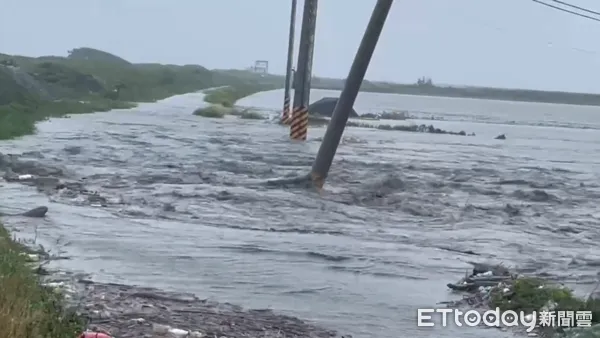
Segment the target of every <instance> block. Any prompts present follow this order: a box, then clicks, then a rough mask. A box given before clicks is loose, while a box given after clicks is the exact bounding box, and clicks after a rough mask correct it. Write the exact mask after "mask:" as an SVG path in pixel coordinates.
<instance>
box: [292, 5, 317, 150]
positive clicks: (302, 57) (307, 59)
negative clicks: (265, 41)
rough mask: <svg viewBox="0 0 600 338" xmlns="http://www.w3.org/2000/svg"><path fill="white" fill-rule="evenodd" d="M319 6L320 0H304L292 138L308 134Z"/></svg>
mask: <svg viewBox="0 0 600 338" xmlns="http://www.w3.org/2000/svg"><path fill="white" fill-rule="evenodd" d="M317 7H318V0H304V12H303V14H302V31H301V33H300V49H299V50H298V66H297V67H296V74H295V87H294V105H293V107H294V108H293V109H292V119H291V122H290V138H291V139H292V140H298V141H306V136H307V134H308V104H309V103H310V101H309V100H310V80H311V77H312V61H313V53H314V48H315V31H316V27H317Z"/></svg>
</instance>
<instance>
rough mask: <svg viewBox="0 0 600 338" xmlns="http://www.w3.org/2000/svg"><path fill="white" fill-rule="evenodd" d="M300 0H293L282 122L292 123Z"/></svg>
mask: <svg viewBox="0 0 600 338" xmlns="http://www.w3.org/2000/svg"><path fill="white" fill-rule="evenodd" d="M297 6H298V0H292V11H291V14H290V36H289V38H288V50H287V65H286V69H285V89H284V92H283V113H282V114H281V123H283V124H290V122H291V119H290V114H291V111H290V91H291V88H290V87H291V86H292V63H293V62H294V36H295V35H296V7H297Z"/></svg>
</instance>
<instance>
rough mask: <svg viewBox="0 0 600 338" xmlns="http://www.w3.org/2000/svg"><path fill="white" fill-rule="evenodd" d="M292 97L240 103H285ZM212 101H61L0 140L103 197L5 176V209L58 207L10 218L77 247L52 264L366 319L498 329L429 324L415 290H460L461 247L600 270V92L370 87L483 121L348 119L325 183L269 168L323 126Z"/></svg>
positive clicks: (383, 333) (395, 101) (323, 316)
mask: <svg viewBox="0 0 600 338" xmlns="http://www.w3.org/2000/svg"><path fill="white" fill-rule="evenodd" d="M332 94H333V95H335V93H331V92H326V91H313V93H312V99H313V100H318V99H319V98H320V97H323V96H333V95H332ZM281 97H282V94H281V92H280V91H272V92H265V93H259V94H256V95H253V96H251V97H249V98H246V99H243V100H242V101H240V102H239V103H240V104H241V105H245V106H249V107H258V108H260V109H262V110H264V111H265V112H273V111H274V110H276V109H278V108H279V105H280V101H281ZM202 104H203V103H202V94H189V95H183V96H177V97H172V98H169V99H167V100H164V101H160V102H157V103H153V104H142V105H140V106H139V107H138V108H135V109H132V110H117V111H111V112H107V113H100V114H92V115H81V116H73V117H71V118H68V119H52V120H50V121H47V122H43V123H40V124H39V126H38V128H39V132H38V134H37V135H34V136H28V137H25V138H22V139H19V140H15V141H9V142H2V143H0V152H3V153H17V154H24V155H23V156H22V158H24V159H31V160H34V161H39V163H42V164H43V165H54V166H62V167H64V168H65V170H66V171H65V172H66V175H65V177H66V178H69V179H73V180H80V181H81V182H84V186H85V189H88V190H90V191H94V192H97V194H98V195H99V196H102V198H103V199H102V200H101V201H98V200H93V199H90V198H89V196H85V195H84V194H67V193H61V194H52V195H51V196H50V197H48V196H46V195H44V194H41V193H39V192H37V191H36V190H35V189H34V188H32V187H27V186H24V185H22V184H12V183H11V184H9V183H3V184H2V189H0V199H2V201H3V202H2V203H3V204H2V207H3V209H2V211H4V212H13V211H17V210H23V209H26V206H27V205H43V204H46V205H48V206H49V208H50V211H49V213H48V216H47V217H46V219H43V220H39V219H26V218H19V217H12V218H6V219H5V220H4V221H5V223H7V225H8V226H9V227H11V228H12V229H16V230H18V231H19V235H20V236H25V237H27V236H29V237H32V236H35V237H36V239H37V241H38V242H41V243H43V244H44V245H45V246H46V247H47V248H50V249H52V248H54V250H55V251H59V250H60V251H64V253H63V254H64V255H67V256H69V257H71V259H70V260H60V261H56V262H54V263H53V265H54V267H58V268H62V269H68V270H72V271H81V272H85V273H89V274H91V278H92V279H94V280H96V281H99V282H112V283H121V284H127V285H133V284H135V285H142V286H147V287H156V288H160V289H163V290H167V291H177V292H191V293H194V294H196V295H198V296H199V297H200V298H209V299H210V300H213V301H218V302H229V303H232V304H239V305H241V306H244V307H247V308H269V309H273V310H274V311H275V312H277V313H281V314H285V315H291V316H297V317H299V318H302V319H306V320H308V321H310V322H313V323H316V324H318V325H320V326H322V327H325V328H328V329H336V330H339V331H340V332H341V333H351V334H353V335H354V337H367V338H371V337H377V338H396V337H398V336H399V335H400V334H401V335H403V336H405V335H412V336H415V337H440V336H442V337H457V336H461V337H480V336H490V337H496V336H501V335H503V333H501V332H499V331H497V330H483V331H482V330H481V329H478V328H477V329H476V328H469V329H467V328H445V329H443V328H433V329H432V328H423V327H417V324H416V309H417V308H423V307H426V308H429V307H435V304H436V303H437V302H441V301H447V300H450V299H453V298H455V297H457V296H455V295H452V294H450V293H449V292H448V290H447V289H446V287H445V284H446V283H447V282H451V281H455V280H457V279H459V278H460V277H462V276H463V275H464V273H465V271H466V269H468V267H469V265H468V264H467V262H468V261H480V260H484V261H488V260H491V261H495V262H498V261H502V262H504V263H505V264H506V265H512V266H516V267H519V268H520V269H521V270H522V271H525V272H528V273H539V274H542V275H545V276H547V277H548V278H551V279H557V280H561V281H566V282H567V283H570V284H572V285H574V286H575V287H576V289H577V290H579V291H580V292H585V291H586V290H587V289H589V285H590V283H593V282H594V281H595V278H596V272H597V271H596V270H597V266H598V265H599V264H600V249H599V247H598V245H597V243H598V241H599V240H600V230H599V225H600V210H599V208H598V204H597V201H598V199H599V197H600V185H599V182H600V108H598V107H585V106H568V105H549V104H536V103H516V102H500V101H487V100H470V99H449V98H432V97H416V96H402V95H382V94H367V93H364V94H361V95H360V97H359V99H358V101H357V104H356V107H355V108H356V110H357V111H358V112H359V113H366V112H374V111H378V110H386V109H387V110H391V109H400V110H407V111H409V112H410V113H411V114H413V115H415V116H416V117H419V118H423V119H425V120H424V121H421V120H414V121H412V122H413V123H419V124H421V123H427V124H429V123H433V124H434V125H435V126H436V127H438V128H442V129H447V130H453V131H460V130H464V131H466V132H474V133H476V136H474V137H461V136H453V135H431V134H419V133H407V132H396V131H379V130H372V129H360V128H351V129H349V130H348V131H347V132H346V133H345V137H344V141H343V144H342V145H341V147H340V149H339V151H338V156H337V159H336V161H335V163H334V165H333V169H332V173H331V177H330V179H329V181H328V185H327V192H326V193H325V194H324V195H323V196H318V195H316V194H314V193H311V192H308V191H306V190H302V189H295V188H283V187H278V186H270V185H268V184H265V182H266V181H267V180H270V179H277V178H281V177H287V176H294V175H297V174H299V173H302V174H303V173H306V172H307V170H308V169H309V167H310V165H311V163H312V160H313V158H314V155H315V154H316V152H317V149H318V146H319V142H320V137H321V136H322V134H323V132H324V129H323V128H314V129H311V130H310V131H309V139H308V141H307V142H306V143H303V144H298V143H290V142H289V141H288V136H287V131H286V130H285V129H283V128H281V127H279V126H276V125H273V124H271V123H268V122H266V121H240V120H236V119H233V118H231V119H230V118H228V119H222V120H214V119H205V118H199V117H195V116H192V115H191V112H192V111H193V110H194V109H195V108H197V107H198V106H200V105H202ZM431 117H434V118H435V119H436V120H435V121H431ZM440 119H441V120H440ZM398 123H410V121H409V122H398ZM498 134H506V136H507V139H506V140H495V139H494V137H495V136H497V135H498ZM49 200H50V202H49ZM102 205H104V206H102ZM507 205H509V206H507ZM56 243H58V244H56ZM460 251H463V252H471V253H470V254H469V253H466V254H465V253H460Z"/></svg>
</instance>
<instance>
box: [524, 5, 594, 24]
mask: <svg viewBox="0 0 600 338" xmlns="http://www.w3.org/2000/svg"><path fill="white" fill-rule="evenodd" d="M531 1H533V2H535V3H538V4H540V5H544V6H547V7H550V8H554V9H556V10H559V11H562V12H565V13H570V14H573V15H577V16H580V17H582V18H586V19H590V20H594V21H598V22H600V18H595V17H593V16H589V15H585V14H581V13H577V12H575V11H571V10H568V9H564V8H562V7H558V6H554V5H551V4H549V3H545V2H542V1H540V0H531ZM552 1H556V2H558V3H560V2H559V1H557V0H552ZM571 6H573V7H574V6H575V5H571ZM599 14H600V13H599Z"/></svg>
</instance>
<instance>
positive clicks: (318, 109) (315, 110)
mask: <svg viewBox="0 0 600 338" xmlns="http://www.w3.org/2000/svg"><path fill="white" fill-rule="evenodd" d="M337 102H338V99H337V98H336V97H324V98H322V99H320V100H319V101H316V102H313V103H312V104H311V105H310V106H308V112H309V113H310V114H314V115H320V116H327V117H331V115H333V109H334V108H335V105H336V104H337ZM350 117H358V113H357V112H356V111H355V110H354V108H352V111H351V112H350Z"/></svg>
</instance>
